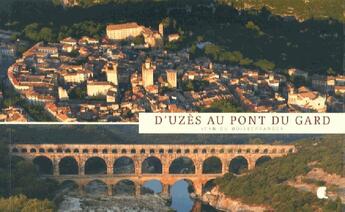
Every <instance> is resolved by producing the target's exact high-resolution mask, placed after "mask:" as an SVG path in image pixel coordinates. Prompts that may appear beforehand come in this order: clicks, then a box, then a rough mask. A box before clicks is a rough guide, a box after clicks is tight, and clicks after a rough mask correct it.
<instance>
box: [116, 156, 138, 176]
mask: <svg viewBox="0 0 345 212" xmlns="http://www.w3.org/2000/svg"><path fill="white" fill-rule="evenodd" d="M113 173H114V174H134V173H135V165H134V161H133V159H132V158H130V157H126V156H122V157H119V158H117V159H116V160H115V162H114V168H113Z"/></svg>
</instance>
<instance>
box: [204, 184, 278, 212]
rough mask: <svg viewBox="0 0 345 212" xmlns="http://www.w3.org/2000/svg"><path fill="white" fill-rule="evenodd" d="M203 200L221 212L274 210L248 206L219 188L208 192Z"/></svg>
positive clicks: (262, 211)
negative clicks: (226, 194)
mask: <svg viewBox="0 0 345 212" xmlns="http://www.w3.org/2000/svg"><path fill="white" fill-rule="evenodd" d="M201 200H202V201H203V202H205V203H208V204H209V205H211V206H212V207H214V208H216V209H218V210H220V211H248V212H251V211H252V212H264V211H271V210H272V208H270V207H268V206H263V205H246V204H244V203H242V202H241V201H240V200H236V199H232V198H230V197H227V196H225V194H223V193H222V192H220V191H219V188H218V187H214V188H213V189H212V190H211V191H208V192H206V193H205V194H204V195H203V196H202V197H201Z"/></svg>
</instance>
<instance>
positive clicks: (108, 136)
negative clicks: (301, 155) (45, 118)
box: [0, 124, 314, 144]
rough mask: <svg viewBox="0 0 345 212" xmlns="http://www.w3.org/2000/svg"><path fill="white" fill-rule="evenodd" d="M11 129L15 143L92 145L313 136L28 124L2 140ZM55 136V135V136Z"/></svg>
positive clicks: (1, 129)
mask: <svg viewBox="0 0 345 212" xmlns="http://www.w3.org/2000/svg"><path fill="white" fill-rule="evenodd" d="M10 129H12V140H13V142H15V143H76V144H78V143H82V144H83V143H84V144H85V143H93V144H160V143H161V144H165V143H174V144H208V143H213V144H214V143H218V144H222V143H223V144H243V143H247V142H250V143H256V142H258V138H260V140H259V141H265V142H266V143H276V142H277V140H282V141H284V142H292V141H294V140H296V139H299V138H305V137H312V136H314V135H228V134H218V135H215V134H213V135H212V134H210V135H204V134H203V135H201V134H200V135H181V134H169V135H164V134H161V135H157V134H139V133H138V126H136V125H108V126H107V125H99V126H97V125H93V126H91V125H78V126H76V125H62V124H61V125H26V126H16V125H14V126H4V125H3V126H1V125H0V137H4V138H5V137H8V130H10ZM95 132H96V133H95ZM52 135H54V136H52Z"/></svg>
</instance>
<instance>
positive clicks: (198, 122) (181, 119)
mask: <svg viewBox="0 0 345 212" xmlns="http://www.w3.org/2000/svg"><path fill="white" fill-rule="evenodd" d="M139 133H142V134H182V133H185V134H203V133H204V134H222V133H224V134H345V113H140V114H139Z"/></svg>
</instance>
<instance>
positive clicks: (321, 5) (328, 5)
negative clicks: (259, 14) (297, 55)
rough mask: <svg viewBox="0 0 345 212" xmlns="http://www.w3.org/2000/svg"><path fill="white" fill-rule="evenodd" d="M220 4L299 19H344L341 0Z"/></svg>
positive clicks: (233, 0)
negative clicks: (268, 11) (267, 10)
mask: <svg viewBox="0 0 345 212" xmlns="http://www.w3.org/2000/svg"><path fill="white" fill-rule="evenodd" d="M218 2H219V3H221V4H231V5H233V6H235V7H236V8H238V9H253V10H260V9H261V8H263V7H266V8H268V9H269V10H270V11H271V12H272V13H273V14H275V15H280V16H295V17H296V18H298V19H300V20H306V19H312V18H315V19H326V18H333V19H336V20H342V21H344V20H345V19H344V15H343V8H344V1H342V0H327V1H324V0H278V1H277V0H242V1H237V0H218Z"/></svg>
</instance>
